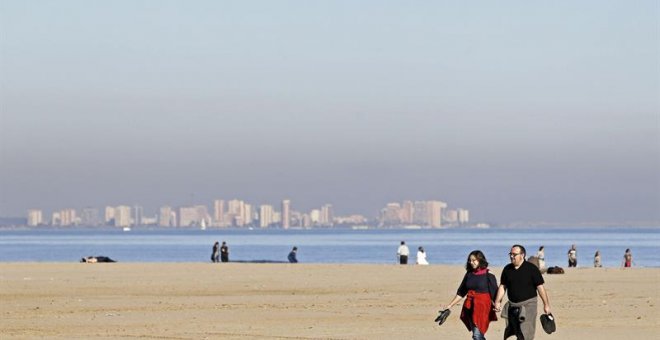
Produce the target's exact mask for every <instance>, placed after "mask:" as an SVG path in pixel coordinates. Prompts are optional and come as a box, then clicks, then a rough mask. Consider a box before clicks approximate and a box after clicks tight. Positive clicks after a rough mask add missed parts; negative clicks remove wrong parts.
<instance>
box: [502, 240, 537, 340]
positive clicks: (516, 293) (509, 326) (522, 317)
mask: <svg viewBox="0 0 660 340" xmlns="http://www.w3.org/2000/svg"><path fill="white" fill-rule="evenodd" d="M526 254H527V253H526V251H525V247H523V246H521V245H519V244H515V245H513V246H512V247H511V251H510V252H509V259H510V260H511V263H509V264H507V265H506V266H505V267H504V269H503V270H502V275H501V277H500V286H499V287H498V288H497V296H496V297H495V311H497V312H499V311H502V314H501V316H502V317H503V318H505V319H506V320H507V322H506V328H505V330H504V339H507V338H509V337H510V336H514V335H515V336H516V338H517V339H518V340H530V339H534V333H536V320H537V319H536V308H537V300H538V299H537V296H540V297H541V300H542V301H543V311H544V312H545V314H550V300H549V299H548V294H547V293H546V291H545V288H544V286H543V284H544V283H545V281H543V276H542V275H541V271H540V270H539V269H538V267H536V266H535V265H533V264H531V263H529V262H527V261H526V260H525V256H526ZM505 292H506V293H507V298H508V299H509V301H508V302H507V303H506V304H505V305H504V307H502V305H501V303H502V298H503V297H504V293H505Z"/></svg>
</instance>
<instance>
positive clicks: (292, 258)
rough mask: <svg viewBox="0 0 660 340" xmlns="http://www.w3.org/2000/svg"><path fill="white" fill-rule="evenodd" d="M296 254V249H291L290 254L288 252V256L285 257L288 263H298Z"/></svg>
mask: <svg viewBox="0 0 660 340" xmlns="http://www.w3.org/2000/svg"><path fill="white" fill-rule="evenodd" d="M297 253H298V247H293V249H291V252H289V256H287V259H288V260H289V263H298V257H297V256H296V254H297Z"/></svg>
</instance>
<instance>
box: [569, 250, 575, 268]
mask: <svg viewBox="0 0 660 340" xmlns="http://www.w3.org/2000/svg"><path fill="white" fill-rule="evenodd" d="M568 267H577V249H576V248H575V245H572V246H571V249H569V250H568Z"/></svg>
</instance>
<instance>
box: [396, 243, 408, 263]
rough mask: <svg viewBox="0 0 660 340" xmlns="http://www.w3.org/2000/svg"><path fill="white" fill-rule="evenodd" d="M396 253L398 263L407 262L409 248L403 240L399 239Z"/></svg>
mask: <svg viewBox="0 0 660 340" xmlns="http://www.w3.org/2000/svg"><path fill="white" fill-rule="evenodd" d="M396 255H397V256H398V257H399V264H408V255H410V250H409V249H408V246H407V245H406V242H405V241H401V245H400V246H399V249H397V251H396Z"/></svg>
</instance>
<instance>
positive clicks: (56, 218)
mask: <svg viewBox="0 0 660 340" xmlns="http://www.w3.org/2000/svg"><path fill="white" fill-rule="evenodd" d="M50 216H51V217H50V225H60V223H61V220H62V219H61V217H60V212H59V211H53V213H52V214H51V215H50Z"/></svg>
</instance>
